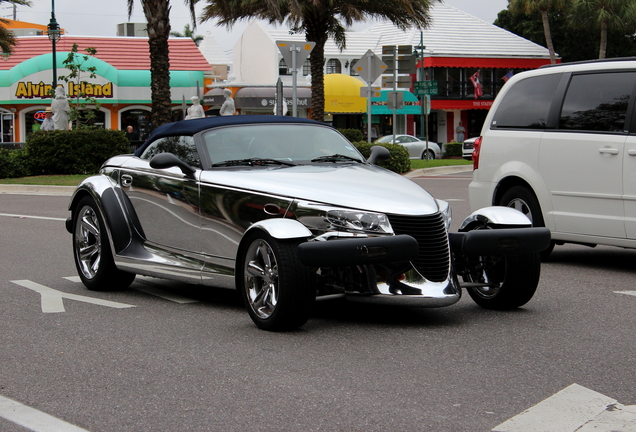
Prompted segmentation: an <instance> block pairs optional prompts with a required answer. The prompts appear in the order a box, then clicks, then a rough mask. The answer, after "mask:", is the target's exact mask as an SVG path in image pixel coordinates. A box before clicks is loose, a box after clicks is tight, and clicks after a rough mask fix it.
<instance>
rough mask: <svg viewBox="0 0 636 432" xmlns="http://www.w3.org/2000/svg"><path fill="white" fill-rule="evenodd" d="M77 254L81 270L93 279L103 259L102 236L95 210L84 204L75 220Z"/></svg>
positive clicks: (88, 277)
mask: <svg viewBox="0 0 636 432" xmlns="http://www.w3.org/2000/svg"><path fill="white" fill-rule="evenodd" d="M73 241H74V242H75V254H76V260H77V263H78V264H79V266H78V267H79V268H80V271H81V272H82V274H83V275H84V277H86V278H87V279H93V278H94V277H95V275H96V274H97V271H98V270H99V266H100V263H101V259H102V237H101V232H100V228H99V220H98V218H97V214H96V213H95V210H93V208H91V207H90V206H84V207H82V209H81V210H80V211H79V212H78V213H77V220H76V221H75V236H74V240H73Z"/></svg>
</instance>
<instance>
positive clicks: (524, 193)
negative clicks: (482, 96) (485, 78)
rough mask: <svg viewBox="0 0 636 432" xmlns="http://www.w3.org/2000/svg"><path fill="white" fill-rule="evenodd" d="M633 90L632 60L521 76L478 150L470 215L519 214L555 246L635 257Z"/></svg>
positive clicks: (635, 67)
mask: <svg viewBox="0 0 636 432" xmlns="http://www.w3.org/2000/svg"><path fill="white" fill-rule="evenodd" d="M635 90H636V60H634V58H631V59H609V60H603V61H591V62H580V63H569V64H560V65H554V66H547V67H542V68H540V69H537V70H533V71H528V72H523V73H520V74H518V75H516V76H514V77H513V78H512V79H510V80H509V81H508V82H507V83H506V85H505V86H504V88H503V89H502V91H501V92H500V93H499V95H498V96H497V99H496V100H495V102H494V104H493V106H492V108H491V110H490V112H489V114H488V116H487V117H486V121H485V123H484V127H483V129H482V133H481V137H480V138H479V139H478V140H477V141H476V142H475V150H474V153H473V161H474V173H473V181H472V182H471V184H470V186H469V191H470V206H471V208H472V209H477V208H481V207H484V206H489V205H501V206H508V207H514V208H516V209H518V210H520V211H522V212H523V213H525V214H526V215H527V216H528V217H529V218H530V220H532V222H533V224H534V225H535V226H545V227H547V228H549V229H550V231H551V232H552V240H553V242H554V243H556V244H563V243H581V244H588V245H597V244H603V245H613V246H621V247H628V248H636V119H635V118H634V116H635V115H636V113H635V111H634V97H635ZM550 250H551V249H550ZM550 250H548V251H546V252H544V256H547V254H549V253H550Z"/></svg>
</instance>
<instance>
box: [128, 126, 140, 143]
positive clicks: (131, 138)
mask: <svg viewBox="0 0 636 432" xmlns="http://www.w3.org/2000/svg"><path fill="white" fill-rule="evenodd" d="M126 138H128V141H130V143H131V144H132V142H133V141H139V134H138V133H137V132H135V129H134V128H133V127H132V126H131V125H128V127H126Z"/></svg>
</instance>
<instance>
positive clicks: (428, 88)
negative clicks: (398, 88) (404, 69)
mask: <svg viewBox="0 0 636 432" xmlns="http://www.w3.org/2000/svg"><path fill="white" fill-rule="evenodd" d="M413 86H414V88H413V93H414V94H415V96H423V95H436V94H438V89H437V81H417V82H416V83H414V85H413Z"/></svg>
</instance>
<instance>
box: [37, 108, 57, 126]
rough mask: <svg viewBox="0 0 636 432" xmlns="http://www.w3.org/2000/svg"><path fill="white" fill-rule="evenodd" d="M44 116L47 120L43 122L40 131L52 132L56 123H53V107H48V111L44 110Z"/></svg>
mask: <svg viewBox="0 0 636 432" xmlns="http://www.w3.org/2000/svg"><path fill="white" fill-rule="evenodd" d="M44 115H45V116H46V118H45V119H44V121H43V122H42V126H40V130H43V131H51V130H53V129H55V123H54V122H53V109H52V108H51V107H46V109H45V110H44Z"/></svg>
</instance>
